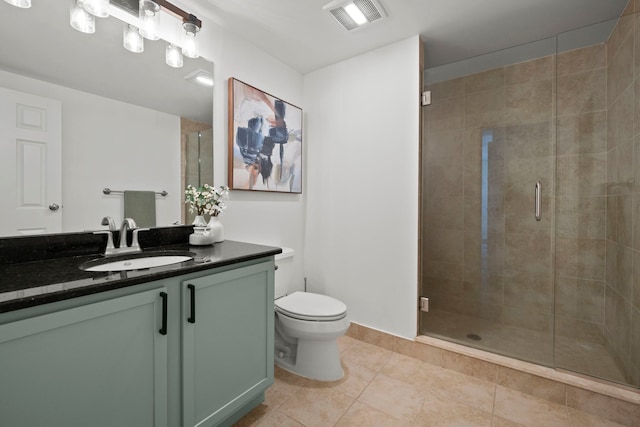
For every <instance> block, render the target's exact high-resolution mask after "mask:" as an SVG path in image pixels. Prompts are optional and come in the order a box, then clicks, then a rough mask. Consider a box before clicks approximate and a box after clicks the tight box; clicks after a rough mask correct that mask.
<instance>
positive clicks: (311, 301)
mask: <svg viewBox="0 0 640 427" xmlns="http://www.w3.org/2000/svg"><path fill="white" fill-rule="evenodd" d="M275 309H276V311H277V312H278V313H281V314H283V315H285V316H289V317H292V318H294V319H299V320H311V321H320V322H329V321H333V320H340V319H342V318H344V317H345V316H346V315H347V306H346V305H345V304H344V303H343V302H342V301H339V300H337V299H335V298H332V297H329V296H326V295H320V294H314V293H311V292H294V293H292V294H290V295H287V296H284V297H282V298H278V299H277V300H275Z"/></svg>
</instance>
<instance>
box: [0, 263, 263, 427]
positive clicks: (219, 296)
mask: <svg viewBox="0 0 640 427" xmlns="http://www.w3.org/2000/svg"><path fill="white" fill-rule="evenodd" d="M273 271H274V262H273V257H270V258H267V257H263V258H258V259H255V260H250V261H244V262H241V263H237V264H231V265H225V266H220V267H213V268H211V269H207V270H201V271H197V272H192V273H187V274H182V275H177V276H173V277H168V278H164V279H162V280H155V281H149V282H146V283H141V284H137V285H132V286H128V287H123V288H119V289H113V290H110V291H106V292H100V293H95V294H91V295H87V296H82V297H78V298H72V299H66V300H62V301H58V302H53V303H50V304H43V305H39V306H34V307H29V308H25V309H22V310H15V311H10V312H6V313H1V314H0V426H1V427H26V426H29V427H31V426H47V427H76V426H77V427H87V426H91V427H112V426H113V427H121V426H131V427H145V426H149V427H151V426H153V427H179V426H184V427H192V426H200V427H204V426H216V427H217V426H226V425H230V424H232V423H233V422H234V421H236V420H237V419H238V418H240V417H242V416H243V415H244V414H245V413H247V412H248V411H250V410H251V409H253V408H254V407H255V406H257V405H258V404H259V403H260V402H262V401H263V400H264V392H265V390H266V389H267V387H269V386H270V385H271V384H272V383H273V320H274V315H273Z"/></svg>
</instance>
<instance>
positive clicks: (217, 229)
mask: <svg viewBox="0 0 640 427" xmlns="http://www.w3.org/2000/svg"><path fill="white" fill-rule="evenodd" d="M209 228H210V229H211V231H210V232H211V233H213V239H214V241H215V242H222V241H224V225H222V222H221V221H220V219H219V218H218V217H217V216H212V217H211V219H210V220H209Z"/></svg>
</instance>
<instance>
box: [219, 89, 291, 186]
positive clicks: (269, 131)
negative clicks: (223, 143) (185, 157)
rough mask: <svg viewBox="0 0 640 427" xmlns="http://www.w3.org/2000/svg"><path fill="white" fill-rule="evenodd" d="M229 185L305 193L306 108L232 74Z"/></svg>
mask: <svg viewBox="0 0 640 427" xmlns="http://www.w3.org/2000/svg"><path fill="white" fill-rule="evenodd" d="M228 170H229V187H230V188H231V189H234V190H251V191H271V192H279V193H298V194H300V193H302V109H301V108H299V107H296V106H295V105H292V104H289V103H288V102H285V101H283V100H281V99H279V98H276V97H275V96H273V95H270V94H268V93H266V92H263V91H261V90H260V89H257V88H255V87H253V86H250V85H248V84H246V83H243V82H241V81H240V80H237V79H234V78H230V79H229V167H228Z"/></svg>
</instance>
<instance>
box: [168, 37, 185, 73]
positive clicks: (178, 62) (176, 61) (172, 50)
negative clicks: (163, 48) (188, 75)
mask: <svg viewBox="0 0 640 427" xmlns="http://www.w3.org/2000/svg"><path fill="white" fill-rule="evenodd" d="M166 60H167V65H168V66H170V67H174V68H180V67H182V62H183V59H182V52H181V51H180V48H179V47H178V46H176V45H174V44H171V43H169V44H168V45H167V52H166Z"/></svg>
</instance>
